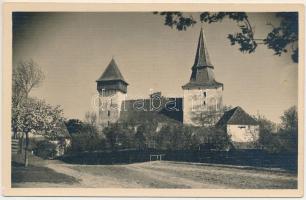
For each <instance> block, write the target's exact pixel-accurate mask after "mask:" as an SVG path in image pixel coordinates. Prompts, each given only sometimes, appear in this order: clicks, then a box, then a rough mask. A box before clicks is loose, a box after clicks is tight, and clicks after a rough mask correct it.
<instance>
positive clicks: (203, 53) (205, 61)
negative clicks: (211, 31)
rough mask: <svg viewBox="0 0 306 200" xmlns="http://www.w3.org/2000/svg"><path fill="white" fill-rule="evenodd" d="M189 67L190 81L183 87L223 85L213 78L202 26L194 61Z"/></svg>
mask: <svg viewBox="0 0 306 200" xmlns="http://www.w3.org/2000/svg"><path fill="white" fill-rule="evenodd" d="M191 69H192V73H191V76H190V81H189V83H187V84H185V85H183V86H182V87H183V89H191V88H197V89H198V88H219V87H223V84H222V83H219V82H217V81H216V80H215V74H214V67H213V65H212V64H211V61H210V58H209V55H208V51H207V46H206V41H205V37H204V33H203V29H202V28H201V31H200V37H199V40H198V46H197V52H196V55H195V61H194V64H193V66H192V68H191Z"/></svg>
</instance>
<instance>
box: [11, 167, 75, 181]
mask: <svg viewBox="0 0 306 200" xmlns="http://www.w3.org/2000/svg"><path fill="white" fill-rule="evenodd" d="M12 165H15V164H12ZM22 182H45V183H68V184H69V183H76V182H77V179H76V178H74V177H72V176H67V175H65V174H61V173H57V172H55V171H54V170H52V169H49V168H47V167H39V166H29V167H24V166H16V165H15V166H12V183H22Z"/></svg>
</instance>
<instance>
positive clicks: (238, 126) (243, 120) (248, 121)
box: [216, 106, 259, 149]
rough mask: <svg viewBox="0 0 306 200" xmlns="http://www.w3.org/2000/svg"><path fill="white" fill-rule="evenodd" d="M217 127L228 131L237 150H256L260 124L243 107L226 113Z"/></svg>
mask: <svg viewBox="0 0 306 200" xmlns="http://www.w3.org/2000/svg"><path fill="white" fill-rule="evenodd" d="M216 127H218V128H222V129H224V130H225V131H226V133H227V134H228V135H229V136H230V137H231V141H232V144H233V146H234V147H235V148H238V149H252V148H256V143H257V141H258V139H259V124H258V122H257V121H256V120H255V119H254V118H253V117H251V116H250V115H249V114H248V113H246V112H245V111H244V110H243V109H242V108H241V107H239V106H238V107H235V108H233V109H231V110H229V111H226V112H225V113H224V114H223V116H222V117H221V118H220V120H219V121H218V122H217V124H216Z"/></svg>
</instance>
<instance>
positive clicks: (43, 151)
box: [34, 140, 56, 159]
mask: <svg viewBox="0 0 306 200" xmlns="http://www.w3.org/2000/svg"><path fill="white" fill-rule="evenodd" d="M35 146H36V148H35V149H34V150H35V155H37V156H39V157H41V158H44V159H49V158H54V156H55V155H56V144H54V143H51V142H49V141H47V140H42V141H37V142H36V144H35Z"/></svg>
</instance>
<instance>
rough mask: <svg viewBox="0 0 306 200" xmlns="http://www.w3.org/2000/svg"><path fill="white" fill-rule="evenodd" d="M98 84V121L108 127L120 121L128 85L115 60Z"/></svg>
mask: <svg viewBox="0 0 306 200" xmlns="http://www.w3.org/2000/svg"><path fill="white" fill-rule="evenodd" d="M96 82H97V90H98V93H99V109H98V110H99V111H98V116H99V118H98V121H99V124H100V125H101V126H102V127H106V126H109V125H110V124H112V123H115V122H117V121H118V119H119V117H120V112H121V106H122V102H123V101H124V99H125V94H126V93H127V86H128V83H127V82H126V81H125V80H124V78H123V76H122V74H121V72H120V70H119V68H118V66H117V64H116V62H115V60H114V59H112V60H111V62H110V63H109V64H108V66H107V68H106V69H105V71H104V72H103V74H102V75H101V76H100V78H99V79H98V80H97V81H96Z"/></svg>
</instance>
